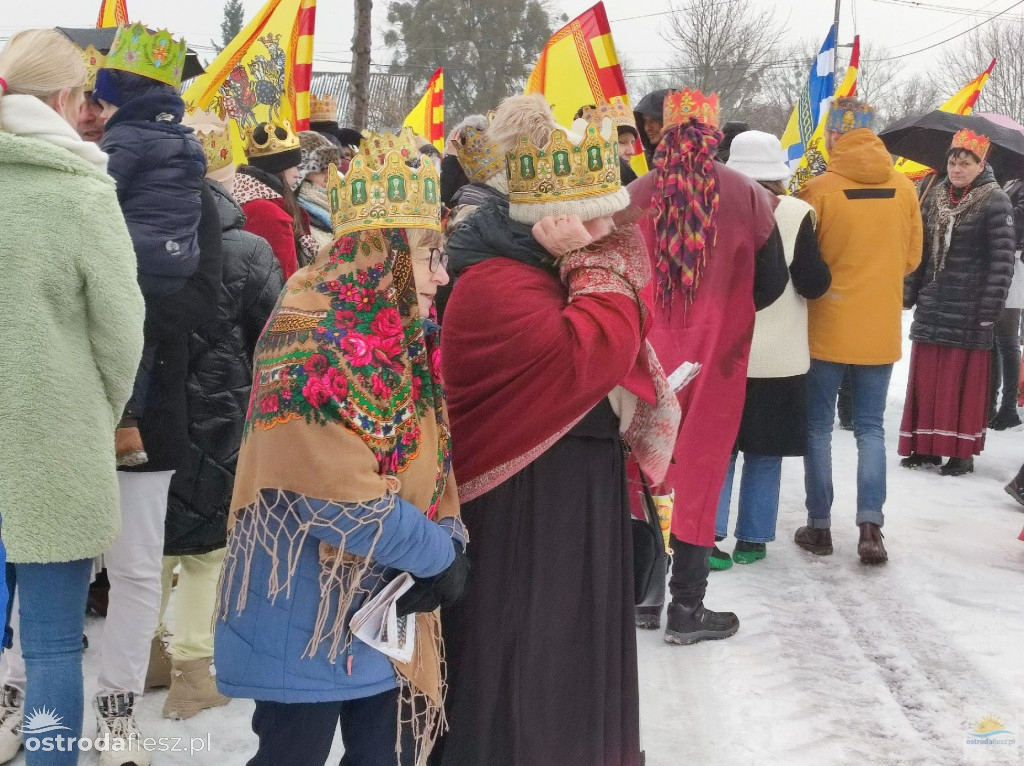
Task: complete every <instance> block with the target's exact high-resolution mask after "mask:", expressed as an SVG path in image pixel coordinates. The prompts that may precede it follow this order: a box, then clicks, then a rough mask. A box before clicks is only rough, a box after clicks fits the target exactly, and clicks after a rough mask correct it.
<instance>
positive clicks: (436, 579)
mask: <svg viewBox="0 0 1024 766" xmlns="http://www.w3.org/2000/svg"><path fill="white" fill-rule="evenodd" d="M452 545H453V546H454V547H455V560H454V561H452V563H451V564H449V565H448V568H447V569H445V570H443V571H441V572H439V573H438V574H436V575H434V576H433V577H414V578H413V579H414V580H416V582H415V583H413V586H412V587H411V588H409V590H407V591H406V592H405V593H404V594H402V597H401V598H400V599H398V616H399V617H405V615H407V614H412V613H413V612H433V611H434V610H435V609H437V608H438V607H439V606H443V607H446V606H451V605H452V604H454V603H456V602H457V601H458V600H459V599H460V598H462V595H463V593H465V590H466V580H468V579H469V557H468V556H467V555H466V553H465V551H464V550H463V549H462V544H461V543H458V542H456V541H455V540H452Z"/></svg>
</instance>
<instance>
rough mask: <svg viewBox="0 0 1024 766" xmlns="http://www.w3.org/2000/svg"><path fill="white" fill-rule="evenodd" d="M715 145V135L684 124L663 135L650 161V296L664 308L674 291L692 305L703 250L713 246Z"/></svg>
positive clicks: (704, 127)
mask: <svg viewBox="0 0 1024 766" xmlns="http://www.w3.org/2000/svg"><path fill="white" fill-rule="evenodd" d="M721 141H722V134H721V132H720V131H719V130H717V129H716V128H713V127H711V126H710V125H705V124H704V123H702V122H699V121H697V120H690V121H689V122H688V123H684V124H682V125H679V126H677V127H675V128H672V129H671V130H669V131H668V132H666V133H665V135H664V136H663V137H662V139H661V143H659V144H658V150H657V152H656V153H655V155H654V172H655V173H656V178H657V181H656V184H655V186H656V189H655V195H654V215H655V220H656V221H657V224H656V233H657V247H658V253H657V256H658V260H657V270H658V274H657V284H656V290H657V295H658V297H659V298H660V299H661V300H662V301H663V302H664V303H666V304H668V303H670V302H671V300H672V292H673V289H674V288H679V287H681V288H683V290H684V291H685V293H686V300H687V303H689V302H690V301H692V300H693V295H694V293H695V291H696V290H697V287H698V286H699V284H700V275H701V271H702V270H703V268H704V259H705V257H706V254H707V248H708V246H709V245H710V244H713V243H714V240H715V228H716V220H715V218H716V215H717V213H718V171H717V170H716V168H715V161H714V157H715V153H716V151H717V149H718V145H719V144H720V143H721Z"/></svg>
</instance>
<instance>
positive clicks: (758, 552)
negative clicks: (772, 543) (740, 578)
mask: <svg viewBox="0 0 1024 766" xmlns="http://www.w3.org/2000/svg"><path fill="white" fill-rule="evenodd" d="M767 555H768V546H767V545H765V544H764V543H748V542H746V541H744V540H737V541H736V549H735V550H734V551H733V552H732V560H733V561H735V562H736V563H737V564H753V563H754V562H755V561H760V560H761V559H763V558H764V557H765V556H767Z"/></svg>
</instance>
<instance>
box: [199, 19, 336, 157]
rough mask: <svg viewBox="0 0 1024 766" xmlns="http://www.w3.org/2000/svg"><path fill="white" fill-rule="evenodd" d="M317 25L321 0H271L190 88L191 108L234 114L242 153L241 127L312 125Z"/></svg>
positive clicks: (236, 145)
mask: <svg viewBox="0 0 1024 766" xmlns="http://www.w3.org/2000/svg"><path fill="white" fill-rule="evenodd" d="M315 28H316V0H267V3H266V4H265V5H264V6H263V7H262V8H261V9H260V10H259V11H258V12H257V14H256V15H255V17H253V19H252V21H250V22H249V23H248V24H247V25H246V26H245V29H243V30H242V31H241V32H239V33H238V35H237V36H236V37H235V39H234V40H232V41H231V42H230V43H228V46H227V47H226V48H225V49H224V50H222V51H221V52H220V55H218V56H217V58H215V59H214V60H213V62H211V63H210V65H209V66H207V67H206V74H203V75H201V76H199V77H197V78H196V79H195V80H193V81H192V84H191V85H189V87H188V90H186V91H185V93H184V95H183V96H182V98H184V99H185V104H186V105H187V106H188V107H189V108H190V109H207V110H211V111H216V112H220V113H222V114H224V115H225V116H226V117H230V118H231V122H232V123H233V125H234V126H235V127H234V128H233V130H232V135H233V136H234V137H235V143H234V148H235V156H236V157H242V156H244V155H243V153H242V151H241V139H240V130H244V129H245V128H251V127H253V126H254V125H258V124H259V123H261V122H266V121H267V120H274V121H277V122H280V121H282V120H288V121H289V122H290V123H291V124H292V127H293V128H294V129H295V130H297V131H298V130H309V86H310V81H311V79H312V76H313V33H314V31H315Z"/></svg>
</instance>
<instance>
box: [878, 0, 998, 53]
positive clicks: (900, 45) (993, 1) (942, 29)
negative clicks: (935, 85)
mask: <svg viewBox="0 0 1024 766" xmlns="http://www.w3.org/2000/svg"><path fill="white" fill-rule="evenodd" d="M998 2H999V0H990V2H988V3H986V4H985V5H983V6H982V7H981V8H979V9H978V13H979V14H980V13H981V12H982V11H984V10H985V9H986V8H988V7H989V6H990V5H995V4H996V3H998ZM959 23H960V22H959V21H954V22H952V23H950V24H946V26H944V27H939V28H938V29H936V30H935V31H934V32H929V33H928V34H926V35H921V36H920V37H915V38H914V39H913V40H907V41H906V42H902V43H897V44H896V46H895V47H896V48H903V47H905V46H908V45H913V44H914V43H919V42H921V41H922V40H927V39H928V38H929V37H934V36H935V35H937V34H938V33H939V32H945V31H946V30H947V29H949V28H950V27H955V26H956V25H957V24H959Z"/></svg>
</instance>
